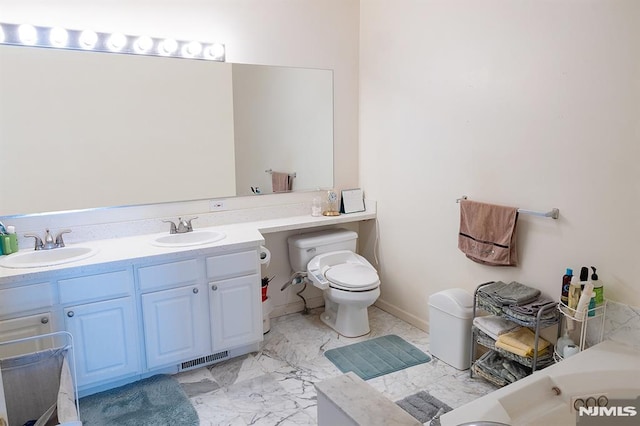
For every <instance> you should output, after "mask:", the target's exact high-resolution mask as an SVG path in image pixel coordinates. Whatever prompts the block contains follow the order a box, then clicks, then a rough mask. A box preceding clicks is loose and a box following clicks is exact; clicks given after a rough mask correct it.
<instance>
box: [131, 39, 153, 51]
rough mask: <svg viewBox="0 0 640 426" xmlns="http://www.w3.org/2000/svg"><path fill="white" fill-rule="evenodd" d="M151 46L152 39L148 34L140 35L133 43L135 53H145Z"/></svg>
mask: <svg viewBox="0 0 640 426" xmlns="http://www.w3.org/2000/svg"><path fill="white" fill-rule="evenodd" d="M152 47H153V40H152V39H151V37H149V36H140V37H138V38H137V39H136V41H135V42H134V43H133V50H135V51H136V53H147V52H148V51H149V50H151V48H152Z"/></svg>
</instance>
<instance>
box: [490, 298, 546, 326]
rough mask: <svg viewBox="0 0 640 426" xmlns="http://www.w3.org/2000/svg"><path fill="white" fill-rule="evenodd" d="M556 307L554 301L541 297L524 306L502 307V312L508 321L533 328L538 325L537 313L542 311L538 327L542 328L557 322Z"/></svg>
mask: <svg viewBox="0 0 640 426" xmlns="http://www.w3.org/2000/svg"><path fill="white" fill-rule="evenodd" d="M556 305H557V302H556V301H554V300H551V299H549V298H547V297H544V296H541V297H539V298H538V299H536V300H535V301H533V302H531V303H527V304H524V305H509V306H503V307H502V311H503V312H504V314H505V315H507V316H508V317H509V319H511V320H513V321H515V322H517V323H518V324H520V325H524V326H527V327H533V326H535V325H536V323H538V313H539V312H540V310H543V312H542V313H541V314H540V318H539V320H540V321H539V325H540V327H543V328H544V327H548V326H551V325H553V324H555V323H557V322H558V311H557V309H556V308H555V307H556Z"/></svg>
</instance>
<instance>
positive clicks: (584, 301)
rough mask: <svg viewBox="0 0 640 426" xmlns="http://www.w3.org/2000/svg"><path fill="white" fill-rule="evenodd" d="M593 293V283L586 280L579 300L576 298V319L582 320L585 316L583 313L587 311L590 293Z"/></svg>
mask: <svg viewBox="0 0 640 426" xmlns="http://www.w3.org/2000/svg"><path fill="white" fill-rule="evenodd" d="M592 294H593V283H592V282H591V281H587V282H586V284H585V285H584V288H583V289H582V292H581V293H580V300H578V306H577V307H576V317H577V318H578V320H580V321H582V320H584V318H585V313H586V312H587V308H588V307H589V301H590V300H591V295H592Z"/></svg>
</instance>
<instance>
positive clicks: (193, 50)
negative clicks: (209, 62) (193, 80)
mask: <svg viewBox="0 0 640 426" xmlns="http://www.w3.org/2000/svg"><path fill="white" fill-rule="evenodd" d="M200 53H202V45H201V44H200V43H198V42H197V41H191V42H189V43H187V44H185V45H184V46H182V56H186V57H188V58H193V57H194V56H198V55H199V54H200Z"/></svg>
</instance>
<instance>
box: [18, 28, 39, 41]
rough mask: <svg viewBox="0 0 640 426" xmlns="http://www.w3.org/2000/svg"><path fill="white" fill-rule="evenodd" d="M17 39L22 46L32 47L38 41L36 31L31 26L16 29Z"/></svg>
mask: <svg viewBox="0 0 640 426" xmlns="http://www.w3.org/2000/svg"><path fill="white" fill-rule="evenodd" d="M18 38H19V39H20V42H22V44H26V45H27V46H31V45H34V44H35V43H36V41H38V31H37V30H36V27H34V26H33V25H29V24H22V25H20V26H19V27H18Z"/></svg>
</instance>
